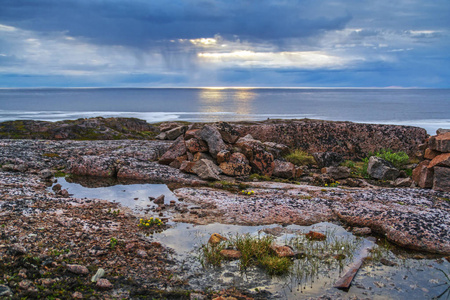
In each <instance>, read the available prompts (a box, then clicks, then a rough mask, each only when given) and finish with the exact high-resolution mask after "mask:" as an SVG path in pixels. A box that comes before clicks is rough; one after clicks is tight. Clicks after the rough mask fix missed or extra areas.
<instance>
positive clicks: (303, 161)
mask: <svg viewBox="0 0 450 300" xmlns="http://www.w3.org/2000/svg"><path fill="white" fill-rule="evenodd" d="M285 158H286V160H287V161H289V162H291V163H293V164H294V165H296V166H304V165H313V164H315V163H316V161H315V160H314V157H313V156H312V155H311V154H309V153H307V152H305V151H303V150H300V149H297V150H294V152H292V153H291V154H288V155H286V156H285Z"/></svg>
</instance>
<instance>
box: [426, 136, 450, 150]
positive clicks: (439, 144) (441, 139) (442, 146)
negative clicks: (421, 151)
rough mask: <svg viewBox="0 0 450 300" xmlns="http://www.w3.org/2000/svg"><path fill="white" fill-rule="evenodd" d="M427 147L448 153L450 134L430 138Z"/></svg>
mask: <svg viewBox="0 0 450 300" xmlns="http://www.w3.org/2000/svg"><path fill="white" fill-rule="evenodd" d="M428 147H429V148H430V149H431V150H436V151H439V152H450V132H445V133H443V134H439V135H434V136H432V137H430V139H429V140H428Z"/></svg>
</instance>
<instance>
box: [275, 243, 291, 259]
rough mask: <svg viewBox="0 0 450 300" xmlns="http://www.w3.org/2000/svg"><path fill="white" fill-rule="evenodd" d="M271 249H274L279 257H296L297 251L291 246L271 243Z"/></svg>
mask: <svg viewBox="0 0 450 300" xmlns="http://www.w3.org/2000/svg"><path fill="white" fill-rule="evenodd" d="M270 250H272V251H273V252H274V253H275V255H276V256H278V257H294V256H295V252H294V250H292V248H291V247H289V246H277V245H271V246H270Z"/></svg>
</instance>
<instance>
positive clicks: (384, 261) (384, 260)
mask: <svg viewBox="0 0 450 300" xmlns="http://www.w3.org/2000/svg"><path fill="white" fill-rule="evenodd" d="M380 263H381V264H383V265H385V266H388V267H394V266H396V265H397V264H396V263H395V262H393V261H390V260H387V259H386V258H384V257H383V258H381V259H380Z"/></svg>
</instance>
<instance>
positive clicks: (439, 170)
mask: <svg viewBox="0 0 450 300" xmlns="http://www.w3.org/2000/svg"><path fill="white" fill-rule="evenodd" d="M433 190H436V191H441V192H449V191H450V168H445V167H434V177H433Z"/></svg>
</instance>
